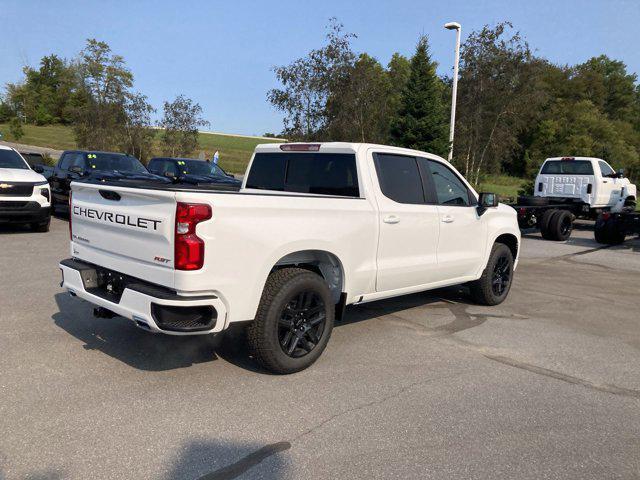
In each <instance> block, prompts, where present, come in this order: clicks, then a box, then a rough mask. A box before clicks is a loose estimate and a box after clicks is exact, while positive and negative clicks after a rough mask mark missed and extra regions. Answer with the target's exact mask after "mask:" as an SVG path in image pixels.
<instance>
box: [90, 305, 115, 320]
mask: <svg viewBox="0 0 640 480" xmlns="http://www.w3.org/2000/svg"><path fill="white" fill-rule="evenodd" d="M93 316H94V317H96V318H113V317H115V316H116V314H115V313H113V312H112V311H111V310H107V309H106V308H103V307H96V308H94V309H93Z"/></svg>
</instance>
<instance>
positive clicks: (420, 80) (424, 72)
mask: <svg viewBox="0 0 640 480" xmlns="http://www.w3.org/2000/svg"><path fill="white" fill-rule="evenodd" d="M442 88H443V86H442V81H441V80H440V79H439V78H438V76H437V75H436V63H435V62H433V61H432V60H431V57H430V54H429V44H428V39H427V37H426V36H422V37H421V38H420V40H419V41H418V45H417V47H416V52H415V54H414V55H413V57H412V58H411V71H410V73H409V78H408V80H407V83H406V85H405V87H404V90H403V91H402V97H401V105H400V108H399V111H398V118H396V119H395V121H394V123H393V125H392V127H391V142H392V143H393V144H395V145H398V146H402V147H407V148H414V149H417V150H424V151H427V152H431V153H435V154H438V155H446V153H447V150H448V140H447V124H446V118H445V109H444V107H443V105H442V95H441V90H442Z"/></svg>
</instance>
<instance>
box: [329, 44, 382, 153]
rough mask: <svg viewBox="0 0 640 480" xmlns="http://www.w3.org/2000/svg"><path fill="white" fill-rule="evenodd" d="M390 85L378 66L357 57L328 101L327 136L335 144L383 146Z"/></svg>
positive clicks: (375, 63) (368, 59)
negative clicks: (351, 143)
mask: <svg viewBox="0 0 640 480" xmlns="http://www.w3.org/2000/svg"><path fill="white" fill-rule="evenodd" d="M390 90H391V82H390V79H389V77H388V75H387V72H385V70H384V68H383V67H382V65H380V63H379V62H378V61H377V60H376V59H375V58H373V57H370V56H369V55H367V54H366V53H363V54H361V55H360V57H359V58H358V60H357V61H356V63H355V64H354V66H353V68H352V69H351V70H350V72H349V75H348V76H346V77H345V78H344V81H343V82H342V83H341V84H338V85H336V86H334V88H333V89H332V91H331V93H330V96H329V99H328V100H327V111H328V115H329V120H328V122H329V123H328V128H327V134H328V137H329V138H331V139H332V140H336V141H354V142H373V143H383V142H384V141H385V140H386V138H387V134H388V122H389V112H390V109H389V98H390Z"/></svg>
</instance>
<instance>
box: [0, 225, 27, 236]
mask: <svg viewBox="0 0 640 480" xmlns="http://www.w3.org/2000/svg"><path fill="white" fill-rule="evenodd" d="M5 233H7V234H12V235H16V234H24V233H33V230H31V228H30V227H29V226H28V225H20V224H12V223H3V224H0V235H2V234H5Z"/></svg>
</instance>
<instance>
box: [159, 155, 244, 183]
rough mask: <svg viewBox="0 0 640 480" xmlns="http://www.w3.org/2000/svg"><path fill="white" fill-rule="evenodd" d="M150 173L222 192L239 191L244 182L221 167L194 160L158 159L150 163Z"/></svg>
mask: <svg viewBox="0 0 640 480" xmlns="http://www.w3.org/2000/svg"><path fill="white" fill-rule="evenodd" d="M149 172H151V173H153V174H155V175H160V176H162V177H166V178H169V179H171V180H172V181H173V182H174V183H182V184H192V185H208V186H214V187H215V188H217V189H220V190H239V189H240V186H241V185H242V182H241V181H240V180H238V179H236V178H234V176H233V175H231V174H229V173H227V172H225V171H224V170H223V169H222V168H221V167H220V166H219V165H216V164H215V163H209V162H207V161H205V160H195V159H192V158H172V157H157V158H152V159H151V160H150V161H149Z"/></svg>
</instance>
